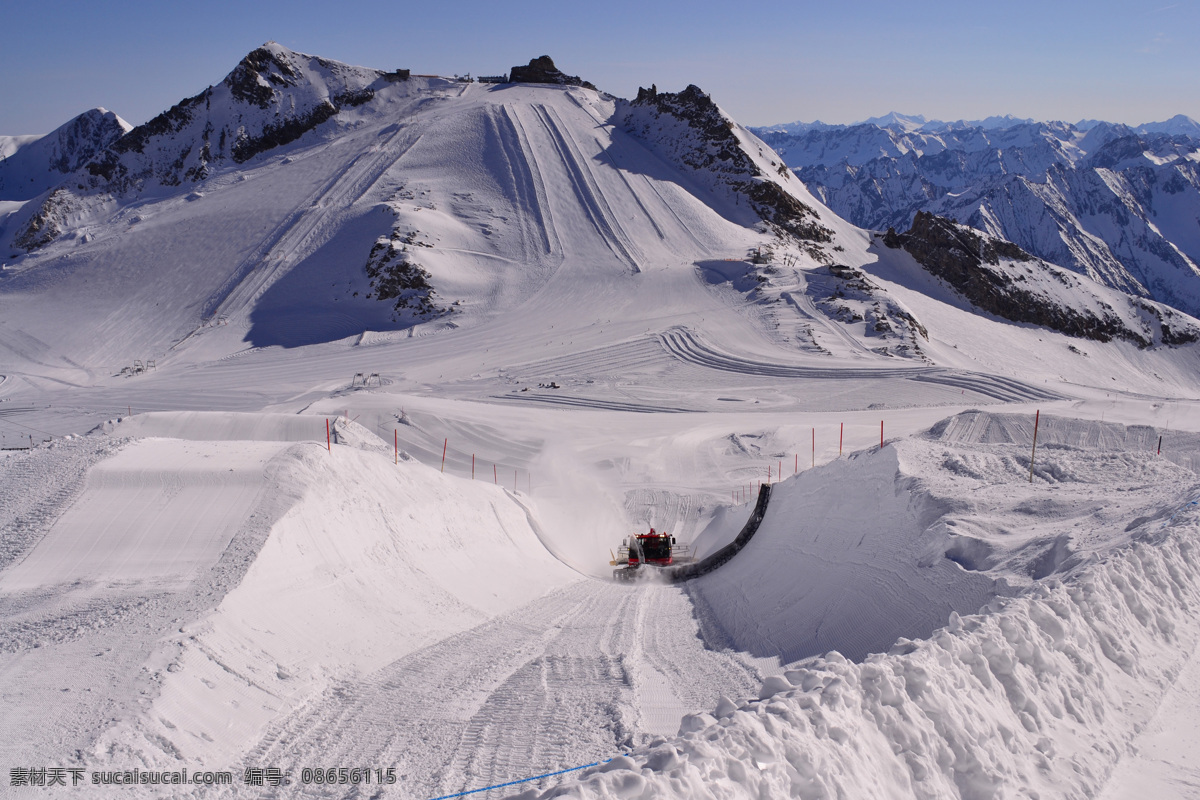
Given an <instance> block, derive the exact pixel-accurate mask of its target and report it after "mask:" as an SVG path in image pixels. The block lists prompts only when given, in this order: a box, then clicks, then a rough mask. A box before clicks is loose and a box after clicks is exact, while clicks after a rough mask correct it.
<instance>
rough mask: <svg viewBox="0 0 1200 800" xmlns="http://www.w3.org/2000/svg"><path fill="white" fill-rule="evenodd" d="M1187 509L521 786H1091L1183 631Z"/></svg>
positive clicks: (773, 792) (712, 791)
mask: <svg viewBox="0 0 1200 800" xmlns="http://www.w3.org/2000/svg"><path fill="white" fill-rule="evenodd" d="M1198 525H1200V514H1197V512H1196V511H1195V510H1191V511H1188V512H1185V513H1182V514H1180V515H1178V516H1177V517H1176V518H1175V520H1174V522H1173V523H1172V524H1171V527H1170V528H1169V529H1167V530H1164V529H1163V526H1162V524H1161V523H1154V524H1152V525H1150V526H1149V527H1147V528H1145V529H1144V530H1143V531H1142V533H1141V535H1140V536H1139V537H1138V541H1136V542H1135V543H1133V544H1132V545H1130V546H1129V547H1127V548H1125V549H1123V550H1122V551H1120V552H1117V553H1115V554H1112V555H1111V556H1110V557H1107V558H1104V559H1102V560H1098V561H1097V562H1095V563H1093V564H1090V565H1087V566H1085V567H1083V568H1081V569H1080V570H1079V571H1078V572H1077V574H1075V575H1073V576H1071V577H1070V578H1068V579H1066V580H1058V579H1051V580H1049V581H1046V582H1043V583H1041V584H1038V585H1036V586H1034V587H1032V588H1031V589H1030V590H1029V591H1028V592H1026V593H1025V594H1023V595H1022V596H1020V597H1017V598H1011V599H998V600H995V601H993V603H991V604H990V605H989V606H988V607H987V609H986V610H985V611H984V612H983V613H981V614H979V615H974V616H968V617H960V616H959V615H958V614H954V615H952V616H951V619H950V624H949V626H947V627H946V628H943V629H941V630H939V631H937V632H936V633H934V634H933V636H931V637H930V638H929V639H928V640H927V641H921V642H914V641H909V640H902V641H901V642H899V643H898V644H897V645H896V646H895V647H893V648H892V650H891V651H890V652H889V653H887V654H881V655H873V656H871V657H869V658H868V659H866V661H865V662H863V663H861V664H854V663H852V662H850V661H847V660H846V659H845V658H844V657H842V656H841V655H839V654H837V653H830V654H829V655H827V656H826V657H824V658H822V659H819V660H817V661H815V662H813V663H812V664H811V665H809V667H808V668H805V669H796V670H791V671H788V672H787V673H785V675H783V676H776V677H772V678H768V679H767V680H766V681H765V682H764V684H763V687H762V690H761V692H760V699H759V700H758V701H756V702H750V703H746V704H744V705H742V706H741V707H737V706H735V705H734V704H733V703H732V702H728V701H722V702H721V703H720V704H719V705H718V706H717V708H716V710H715V711H714V713H713V714H712V715H709V714H699V715H692V716H689V717H685V718H684V721H683V724H682V726H681V732H680V735H679V737H677V738H676V739H674V740H672V741H662V740H660V741H658V742H653V743H651V744H650V745H649V746H647V747H644V748H641V749H639V750H637V751H635V752H634V753H633V754H632V755H631V756H629V757H621V758H617V759H614V760H613V761H612V762H610V763H608V764H606V765H605V766H603V767H599V768H595V769H593V770H592V771H590V772H589V773H585V774H584V775H583V777H581V778H580V779H579V780H578V781H577V782H574V783H572V784H569V785H566V786H561V787H558V788H555V789H552V790H550V791H548V792H546V793H544V794H537V793H536V792H532V791H531V792H528V793H526V794H525V795H523V796H526V797H533V796H538V797H562V796H572V797H605V798H610V797H622V798H652V797H653V798H663V797H687V798H718V797H719V798H724V799H728V798H739V797H746V798H761V797H785V796H787V797H801V798H834V797H854V798H897V797H913V798H942V797H945V798H971V799H972V800H974V799H975V798H993V797H1090V796H1094V795H1095V794H1097V793H1098V792H1099V791H1100V790H1101V788H1102V787H1103V786H1104V783H1105V781H1106V780H1107V778H1108V776H1109V774H1110V772H1111V771H1112V769H1113V766H1114V764H1116V763H1117V762H1118V761H1119V759H1120V758H1121V756H1122V755H1123V754H1124V753H1125V752H1126V747H1127V745H1128V743H1129V742H1130V741H1131V740H1132V739H1133V737H1134V736H1135V734H1136V733H1137V731H1138V730H1139V729H1140V727H1141V726H1142V725H1144V724H1145V723H1146V722H1147V720H1148V719H1149V718H1150V717H1151V715H1152V714H1153V713H1154V709H1155V708H1156V706H1157V705H1158V703H1159V701H1160V699H1161V698H1162V697H1163V695H1164V693H1165V692H1166V691H1167V690H1168V689H1169V688H1170V686H1171V684H1172V682H1173V681H1174V679H1175V676H1176V675H1177V674H1178V672H1179V670H1180V668H1181V665H1182V664H1183V663H1184V662H1185V661H1186V658H1187V656H1188V654H1190V652H1191V651H1192V649H1193V647H1194V646H1195V643H1196V640H1197V632H1198V628H1200V624H1198V623H1197V622H1196V621H1195V619H1194V612H1195V609H1196V607H1197V603H1200V580H1198V579H1200V574H1198V573H1200V549H1198V538H1197V534H1198V533H1200V530H1198Z"/></svg>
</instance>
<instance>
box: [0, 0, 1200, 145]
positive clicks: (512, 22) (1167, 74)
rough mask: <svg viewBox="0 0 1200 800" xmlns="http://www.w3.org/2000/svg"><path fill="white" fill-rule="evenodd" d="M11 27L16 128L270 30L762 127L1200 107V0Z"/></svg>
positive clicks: (94, 18) (616, 5) (6, 23)
mask: <svg viewBox="0 0 1200 800" xmlns="http://www.w3.org/2000/svg"><path fill="white" fill-rule="evenodd" d="M747 9H752V10H747ZM0 20H3V25H2V27H3V30H2V31H0V134H24V133H45V132H48V131H50V130H52V129H53V128H55V127H57V126H58V125H60V124H61V123H63V122H65V121H67V120H68V119H70V118H71V117H72V116H74V115H75V114H78V113H80V112H82V111H84V110H86V109H88V108H92V107H94V106H104V107H105V108H108V109H111V110H113V111H115V112H117V113H118V114H120V115H121V116H123V117H124V118H125V119H127V120H129V121H130V122H132V123H134V124H137V123H140V122H144V121H146V120H147V119H149V118H150V117H152V116H154V115H155V114H157V113H159V112H160V111H163V110H164V109H166V108H168V107H169V106H171V105H172V104H174V103H175V102H177V101H179V100H181V99H182V98H184V97H187V96H191V95H193V94H196V93H197V92H199V91H201V90H202V89H204V87H206V86H208V85H210V84H213V83H217V82H218V81H220V80H221V79H222V78H223V77H224V76H225V75H226V74H227V73H228V72H229V71H230V70H231V69H232V68H233V67H234V65H235V64H237V62H238V60H239V59H240V58H241V57H242V56H244V55H245V54H246V53H247V52H249V51H250V50H252V49H253V48H255V47H256V46H258V45H259V44H261V43H263V42H265V41H267V40H271V39H274V40H275V41H278V42H280V43H282V44H284V45H286V46H288V47H291V48H292V49H294V50H299V51H301V52H306V53H313V54H316V55H321V56H325V57H327V58H332V59H336V60H339V61H346V62H349V63H352V64H361V65H364V66H371V67H380V68H388V69H392V68H396V67H409V68H412V69H413V70H414V71H417V72H433V73H439V74H454V73H466V72H470V73H472V74H475V75H478V74H495V73H500V72H504V71H506V70H507V69H508V68H509V67H510V66H512V65H513V64H518V63H525V62H527V61H528V60H529V59H530V58H532V57H533V56H537V55H541V54H543V53H546V54H549V55H551V56H553V57H554V59H555V62H556V63H557V64H558V65H559V67H560V68H562V69H563V70H564V71H565V72H568V73H570V74H574V75H580V76H582V77H583V78H585V79H587V80H590V81H592V82H593V83H595V84H596V85H597V86H598V87H600V88H601V89H604V90H606V91H609V92H611V93H613V94H616V95H620V96H623V97H631V96H633V95H634V94H635V93H636V92H637V88H638V86H649V85H650V84H651V83H656V84H657V85H658V87H659V89H660V90H665V91H674V90H678V89H681V88H683V87H684V86H685V85H687V84H688V83H695V84H697V85H699V86H700V87H701V88H703V89H704V90H706V91H708V92H709V93H710V94H711V95H712V96H713V98H714V99H715V100H716V101H717V103H719V104H720V105H721V106H722V107H723V108H725V109H726V110H727V111H728V112H729V113H730V114H732V115H733V116H734V117H735V118H736V119H738V121H740V122H742V123H744V124H748V125H765V124H770V123H777V122H791V121H794V120H804V121H812V120H814V119H821V120H823V121H825V122H853V121H856V120H860V119H865V118H867V117H870V116H875V115H880V114H884V113H887V112H888V111H893V110H894V111H900V112H902V113H907V114H924V115H925V116H927V117H931V118H939V119H947V120H955V119H974V118H980V117H985V116H988V115H991V114H1013V115H1016V116H1019V117H1034V118H1037V119H1065V120H1067V121H1070V122H1074V121H1076V120H1078V119H1080V118H1085V117H1087V118H1096V119H1107V120H1111V121H1115V122H1126V123H1135V124H1136V123H1140V122H1148V121H1157V120H1161V119H1165V118H1167V117H1170V116H1173V115H1175V114H1186V115H1188V116H1190V117H1192V118H1193V119H1200V48H1197V47H1196V44H1195V39H1196V32H1197V31H1200V0H1180V1H1179V2H1171V0H1164V2H1161V3H1152V4H1151V5H1149V6H1147V5H1145V4H1142V3H1138V2H1132V1H1131V0H1096V2H1093V3H1084V2H1073V3H1057V2H1054V0H1039V1H1038V2H1034V1H1033V0H998V1H997V2H995V3H991V4H984V3H978V4H974V3H963V2H917V3H897V2H894V0H888V1H887V2H883V1H881V0H867V1H866V2H843V3H836V2H821V3H810V2H804V1H803V0H788V1H786V2H778V1H777V0H765V2H760V3H758V4H742V3H736V2H731V0H724V1H723V2H712V1H711V0H697V1H696V2H688V3H684V2H676V3H655V2H645V0H642V1H641V2H633V1H632V0H604V1H603V2H595V3H588V4H579V3H572V2H570V0H565V2H559V3H550V2H545V1H544V0H542V2H528V0H497V1H494V2H488V3H480V2H476V1H475V0H466V1H465V2H458V3H441V2H437V3H435V2H423V3H417V2H408V1H407V0H387V1H386V2H385V1H384V0H347V2H344V3H341V4H336V5H335V4H333V3H329V2H321V3H316V2H309V1H308V0H298V1H296V2H288V3H282V2H277V0H261V1H259V2H245V0H243V1H242V2H237V3H232V2H227V1H226V0H208V1H207V2H199V3H178V2H172V0H166V1H165V2H164V1H163V0H157V1H156V2H140V1H133V0H113V2H110V3H99V2H95V0H87V2H75V1H74V0H41V1H40V2H36V3H35V2H18V0H5V2H4V8H3V10H2V13H0Z"/></svg>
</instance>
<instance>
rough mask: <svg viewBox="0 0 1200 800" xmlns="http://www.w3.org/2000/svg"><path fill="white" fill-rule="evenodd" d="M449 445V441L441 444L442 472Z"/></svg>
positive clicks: (444, 467)
mask: <svg viewBox="0 0 1200 800" xmlns="http://www.w3.org/2000/svg"><path fill="white" fill-rule="evenodd" d="M449 445H450V440H449V439H446V441H444V442H442V472H445V471H446V448H447V447H448V446H449Z"/></svg>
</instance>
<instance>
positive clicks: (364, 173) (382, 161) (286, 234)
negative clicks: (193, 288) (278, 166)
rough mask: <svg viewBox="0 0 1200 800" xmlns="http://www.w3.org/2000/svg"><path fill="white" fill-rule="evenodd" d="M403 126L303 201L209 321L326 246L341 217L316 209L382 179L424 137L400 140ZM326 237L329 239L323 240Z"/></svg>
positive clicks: (209, 308) (213, 300) (341, 203)
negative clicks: (300, 257)
mask: <svg viewBox="0 0 1200 800" xmlns="http://www.w3.org/2000/svg"><path fill="white" fill-rule="evenodd" d="M408 132H409V131H408V127H407V126H403V125H402V126H400V127H399V128H398V129H397V130H396V131H395V132H394V133H393V134H392V135H391V136H390V137H388V140H387V141H386V142H384V143H383V144H381V145H379V146H378V149H377V150H375V151H374V153H373V154H372V153H371V152H367V153H362V154H360V155H358V156H356V157H355V158H354V160H352V161H351V162H350V163H349V164H348V165H346V166H345V167H344V168H343V169H342V170H341V171H340V172H338V173H337V174H336V175H334V176H333V177H332V178H330V179H329V180H328V181H326V182H325V184H324V185H322V186H321V188H320V189H318V190H317V191H316V192H314V193H313V194H312V195H311V196H310V197H309V198H308V199H307V200H306V201H304V202H303V203H301V204H300V205H299V206H297V207H296V209H295V210H294V211H293V212H292V213H291V214H289V215H288V216H287V218H286V219H284V220H283V221H282V222H281V223H279V224H278V225H277V226H275V228H274V229H273V230H272V231H271V232H270V233H269V234H268V235H267V236H266V237H265V238H264V239H263V240H262V242H261V243H260V244H259V246H258V247H257V248H255V249H254V250H253V251H251V252H250V254H249V255H248V256H246V258H244V259H243V260H242V262H241V264H239V265H238V267H237V268H236V269H235V270H234V271H233V274H232V275H230V277H229V278H228V279H227V280H226V281H225V283H224V284H223V285H222V286H221V288H220V289H218V290H217V291H216V292H214V293H213V294H212V296H210V297H209V299H208V300H207V301H206V302H205V304H204V310H203V312H202V316H203V317H204V318H205V319H208V318H211V317H213V316H216V315H218V314H228V313H232V312H233V311H236V310H237V309H239V308H243V307H245V306H247V305H248V304H250V303H252V302H254V301H255V300H256V299H257V298H259V297H261V296H262V295H263V293H264V292H266V290H267V289H269V288H270V287H271V285H272V284H274V283H275V280H276V279H277V278H278V277H279V276H280V275H282V274H283V273H284V272H286V271H287V269H288V268H290V267H292V266H294V265H295V263H296V260H297V259H296V254H297V253H308V252H311V251H312V250H314V249H316V247H315V246H314V243H315V245H316V246H320V244H322V243H323V242H324V240H325V239H327V238H328V233H329V231H330V230H331V229H333V228H334V227H335V222H336V215H333V216H331V215H328V214H310V213H309V211H310V210H311V209H313V208H318V207H325V206H332V207H335V208H349V207H350V206H351V205H353V204H354V203H355V202H357V201H358V200H359V199H361V198H362V196H363V195H364V194H365V193H366V192H367V191H368V190H369V189H370V188H371V187H372V186H374V185H375V183H376V182H377V181H378V180H379V178H380V177H381V176H382V175H383V173H385V172H386V171H387V170H388V168H389V167H391V166H392V165H393V164H395V163H396V161H397V160H399V159H400V158H401V157H402V156H403V155H404V154H405V153H406V152H408V151H409V150H411V149H412V147H413V146H414V145H416V143H417V142H419V141H420V140H421V135H419V134H418V135H417V136H416V137H414V138H413V139H411V140H410V141H408V142H407V143H404V142H401V143H400V144H399V145H397V144H396V143H397V140H398V139H400V138H401V136H402V135H405V134H408ZM322 237H324V239H323V238H322ZM272 254H276V255H275V257H274V259H273V263H269V262H271V261H272Z"/></svg>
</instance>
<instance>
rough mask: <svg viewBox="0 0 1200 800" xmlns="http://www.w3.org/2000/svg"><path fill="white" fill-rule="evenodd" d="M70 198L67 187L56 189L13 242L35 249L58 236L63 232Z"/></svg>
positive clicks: (18, 245)
mask: <svg viewBox="0 0 1200 800" xmlns="http://www.w3.org/2000/svg"><path fill="white" fill-rule="evenodd" d="M70 198H71V194H70V192H67V191H66V190H65V189H55V190H54V191H53V192H52V193H51V194H50V196H49V197H47V198H46V201H45V202H44V203H42V207H41V208H39V209H38V212H37V213H36V214H34V215H33V218H32V219H30V220H29V224H28V225H26V226H25V230H23V231H22V232H21V234H20V235H19V236H18V237H17V238H16V239H14V240H13V244H15V245H16V246H17V247H20V248H22V249H24V250H34V249H36V248H38V247H41V246H42V245H45V244H49V243H50V242H52V241H54V240H55V239H56V238H58V235H59V234H60V233H62V222H63V218H64V217H65V216H66V214H67V212H68V211H69V210H70V206H71V200H70Z"/></svg>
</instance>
